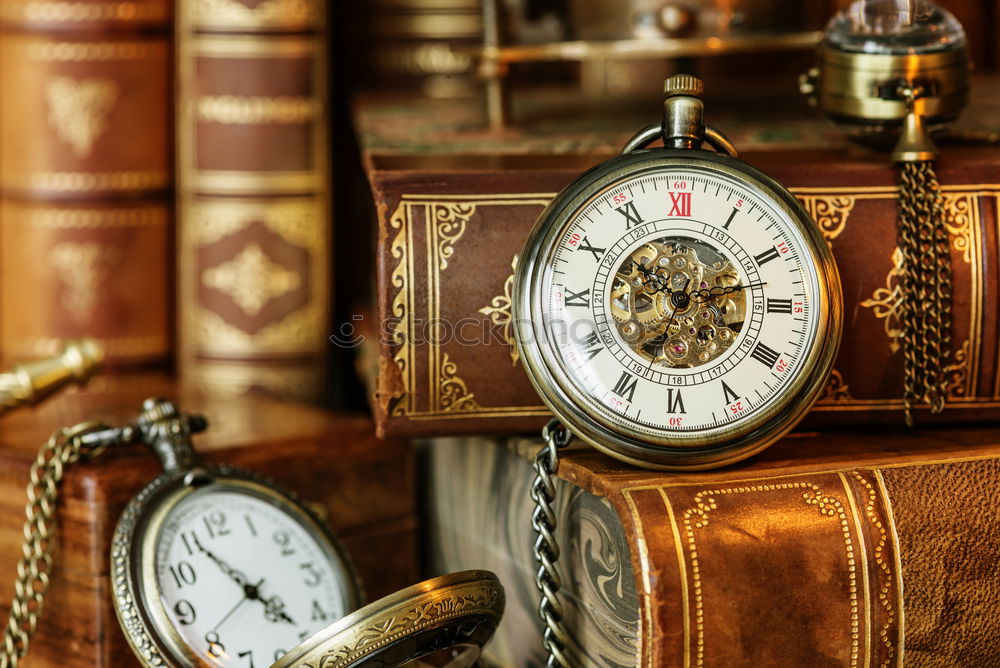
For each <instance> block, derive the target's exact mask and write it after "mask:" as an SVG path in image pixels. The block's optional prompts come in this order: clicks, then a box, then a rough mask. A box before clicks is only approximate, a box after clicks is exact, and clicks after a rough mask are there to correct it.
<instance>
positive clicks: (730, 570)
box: [426, 429, 1000, 668]
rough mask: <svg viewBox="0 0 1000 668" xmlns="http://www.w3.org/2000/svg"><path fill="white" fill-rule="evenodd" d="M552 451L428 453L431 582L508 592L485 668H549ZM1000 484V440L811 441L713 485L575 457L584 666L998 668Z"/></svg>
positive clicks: (572, 630)
mask: <svg viewBox="0 0 1000 668" xmlns="http://www.w3.org/2000/svg"><path fill="white" fill-rule="evenodd" d="M539 447H540V443H539V442H538V441H537V440H534V439H532V440H528V439H506V438H498V439H489V438H484V437H469V438H453V439H436V440H434V441H433V442H432V445H431V447H429V448H428V449H427V456H428V458H429V461H428V466H427V471H428V476H429V479H428V485H427V492H426V494H427V495H428V499H427V503H426V507H427V509H428V513H427V518H426V522H427V531H426V543H427V551H428V554H429V558H430V567H431V571H432V572H435V573H436V572H441V573H444V572H449V571H452V570H454V569H458V568H470V567H472V566H473V565H475V566H476V567H477V568H487V569H490V570H492V571H494V572H495V573H497V575H498V576H499V577H500V580H501V582H503V585H504V588H505V589H506V592H507V608H506V610H505V613H504V621H503V624H501V626H500V628H499V630H498V632H497V635H496V637H494V639H493V641H492V642H491V643H490V645H489V646H488V647H487V648H486V654H485V655H484V658H485V663H486V665H491V666H529V665H544V655H543V650H542V645H541V635H542V629H541V622H540V621H539V618H538V614H537V608H538V592H537V590H536V588H535V583H534V577H535V572H536V569H537V565H536V563H535V561H534V557H533V554H532V546H533V544H534V537H533V535H532V529H531V512H532V510H533V502H532V501H531V499H530V498H529V496H528V493H529V488H530V485H531V482H532V479H533V477H534V471H533V469H532V467H531V465H530V458H531V457H532V456H533V454H534V453H535V452H537V450H538V448H539ZM998 484H1000V439H998V437H997V433H996V430H994V429H981V430H973V429H965V430H944V429H938V430H926V431H918V432H914V433H911V434H908V435H901V434H899V433H898V432H883V433H871V431H868V432H861V431H857V432H839V433H827V434H815V433H813V434H797V435H794V436H791V437H786V438H785V439H783V440H782V441H780V442H779V443H777V444H776V445H774V446H772V447H771V448H770V449H769V450H767V451H766V452H764V453H763V454H761V455H760V456H758V457H755V458H754V459H752V460H750V461H748V462H744V463H741V464H738V465H736V466H732V467H729V468H727V469H725V470H721V471H713V472H710V473H704V472H699V473H685V474H669V473H656V472H650V471H642V470H639V469H636V468H633V467H630V466H628V465H625V464H622V463H619V462H617V461H615V460H613V459H611V458H609V457H606V456H604V455H601V454H600V453H598V452H597V451H595V450H592V449H590V448H586V447H583V446H579V445H574V446H571V447H570V449H569V450H568V451H567V453H566V454H565V456H564V458H563V460H562V463H561V465H560V468H559V479H558V480H557V485H556V498H557V501H556V504H555V507H556V515H557V529H556V535H557V539H558V541H559V544H560V550H561V556H560V559H559V562H558V564H559V566H558V568H559V572H560V576H561V578H562V582H563V591H562V593H561V598H560V601H561V603H562V605H563V607H564V610H565V613H564V617H565V623H566V631H567V635H568V637H569V639H570V642H569V658H570V665H572V666H574V668H607V667H608V666H617V667H623V668H624V667H626V666H628V667H631V666H638V667H640V668H647V667H648V668H654V667H659V666H678V667H684V668H700V667H703V666H704V667H710V666H727V667H731V668H739V667H742V666H747V667H748V668H749V667H750V666H754V667H757V666H761V667H765V666H767V667H770V666H775V667H779V666H780V667H782V668H785V667H792V666H794V667H799V666H801V667H810V668H811V667H813V666H829V667H831V668H833V667H843V668H861V667H863V666H869V667H875V666H879V667H886V668H888V667H897V666H903V665H907V666H987V665H995V663H996V647H995V645H994V643H993V639H995V638H996V637H997V636H998V634H1000V621H998V619H997V616H996V615H995V614H993V611H994V610H995V609H996V606H997V604H998V602H1000V593H998V592H1000V589H998V587H997V582H998V581H1000V559H998V557H1000V551H998V547H997V546H998V545H1000V530H998V527H997V523H996V519H995V518H996V517H997V513H1000V499H998V497H997V495H995V494H993V493H992V491H991V490H993V489H994V488H995V487H996V486H997V485H998ZM498 509H499V510H498Z"/></svg>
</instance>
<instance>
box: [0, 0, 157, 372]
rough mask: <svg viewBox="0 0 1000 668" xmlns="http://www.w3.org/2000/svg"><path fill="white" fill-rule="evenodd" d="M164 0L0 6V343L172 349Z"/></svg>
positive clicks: (13, 351) (131, 354)
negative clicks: (75, 341) (77, 342)
mask: <svg viewBox="0 0 1000 668" xmlns="http://www.w3.org/2000/svg"><path fill="white" fill-rule="evenodd" d="M172 18H173V17H172V6H171V3H170V2H168V1H167V0H139V1H138V2H97V1H94V0H81V1H79V2H72V3H67V2H40V1H37V0H5V1H4V2H3V3H2V6H0V268H2V269H0V350H2V353H3V358H4V360H5V363H9V362H11V361H16V360H24V359H26V358H30V357H36V356H40V355H48V354H52V353H54V352H55V351H56V350H57V349H58V347H59V345H60V340H61V339H65V338H76V337H82V336H88V337H92V338H95V339H98V340H99V341H100V343H101V345H102V346H103V347H104V349H105V351H106V352H107V360H108V363H109V364H111V365H123V364H124V365H135V364H140V363H151V362H160V363H162V362H165V361H166V360H167V358H168V355H169V353H170V338H171V337H170V329H171V328H170V325H169V321H168V311H169V308H168V306H169V305H168V294H169V279H168V274H169V252H170V229H171V218H172V205H171V201H170V200H171V189H172V187H173V174H172V169H171V158H170V156H171V146H170V143H171V142H170V128H171V125H172V121H171V104H172V103H171V99H170V82H171V75H170V70H171V54H170V29H171V26H172Z"/></svg>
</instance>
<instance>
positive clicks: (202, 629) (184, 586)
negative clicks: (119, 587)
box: [155, 485, 350, 666]
mask: <svg viewBox="0 0 1000 668" xmlns="http://www.w3.org/2000/svg"><path fill="white" fill-rule="evenodd" d="M162 527H163V528H162V529H161V531H160V533H159V536H158V539H157V541H156V557H155V559H156V577H157V582H158V584H159V594H160V603H161V604H162V605H163V608H164V609H165V610H166V612H167V615H168V616H169V617H170V620H171V622H172V623H173V626H174V628H175V629H177V631H178V632H179V634H180V636H181V637H182V639H183V641H184V644H186V645H187V646H189V647H192V648H196V649H200V653H201V654H202V656H203V658H204V659H206V660H208V661H211V662H212V663H214V664H217V665H220V666H224V665H225V666H228V665H232V666H244V665H246V666H249V665H251V664H253V665H257V664H259V665H270V663H271V662H273V661H275V660H277V659H278V658H280V657H281V656H283V655H284V654H285V652H286V651H287V650H289V649H291V648H292V647H294V646H295V645H297V644H299V643H300V642H302V640H303V639H305V638H308V637H309V636H311V635H312V634H313V633H315V632H316V631H319V630H320V629H322V628H323V627H324V626H326V625H327V624H329V623H331V622H332V621H334V620H336V619H340V618H341V617H343V616H344V615H345V614H347V613H348V612H350V611H349V610H348V609H347V607H346V606H347V604H348V600H347V598H348V597H346V596H345V595H344V592H345V588H346V586H347V583H346V582H344V577H343V572H342V571H339V572H338V570H337V569H336V566H337V565H339V559H338V558H337V557H336V556H335V555H331V554H330V550H329V548H327V547H326V546H325V545H323V544H322V543H321V542H319V541H318V540H317V539H316V537H315V533H314V531H315V530H314V529H312V528H310V527H308V526H306V525H305V524H304V523H303V521H302V519H300V518H296V517H295V516H293V515H290V514H289V513H288V512H287V511H285V510H283V509H281V508H279V507H278V506H277V505H275V504H274V503H273V501H268V500H267V499H266V498H265V497H262V496H257V495H254V494H248V493H247V492H246V490H242V489H235V488H228V489H227V488H226V487H225V486H224V485H223V486H219V488H218V489H213V490H211V491H209V490H206V489H202V490H197V491H195V492H193V493H192V494H189V495H188V496H186V497H185V498H184V499H183V500H182V501H180V502H179V503H178V504H177V505H176V506H174V507H173V508H172V509H171V511H170V512H169V514H167V516H166V517H165V519H164V522H163V525H162Z"/></svg>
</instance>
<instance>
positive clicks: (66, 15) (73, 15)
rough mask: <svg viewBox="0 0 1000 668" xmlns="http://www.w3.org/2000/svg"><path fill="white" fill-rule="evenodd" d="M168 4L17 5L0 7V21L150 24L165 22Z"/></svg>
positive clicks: (56, 2)
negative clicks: (1, 19) (0, 19)
mask: <svg viewBox="0 0 1000 668" xmlns="http://www.w3.org/2000/svg"><path fill="white" fill-rule="evenodd" d="M168 6H169V5H168V3H165V2H140V1H138V0H132V1H126V2H61V1H59V0H52V1H45V0H43V1H41V2H33V1H29V2H17V1H16V0H15V1H12V0H5V2H3V3H0V18H3V19H4V20H6V21H11V22H15V21H30V22H32V23H34V22H38V23H89V22H93V21H113V22H120V23H149V22H153V21H156V22H161V21H166V20H167V19H168V18H169V16H168V11H167V8H168Z"/></svg>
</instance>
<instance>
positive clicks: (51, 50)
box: [28, 42, 167, 63]
mask: <svg viewBox="0 0 1000 668" xmlns="http://www.w3.org/2000/svg"><path fill="white" fill-rule="evenodd" d="M166 56H167V47H166V45H165V44H161V43H159V42H37V43H32V44H30V45H29V46H28V57H29V58H31V59H33V60H42V61H49V62H71V63H72V62H87V61H94V60H145V59H148V58H166Z"/></svg>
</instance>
